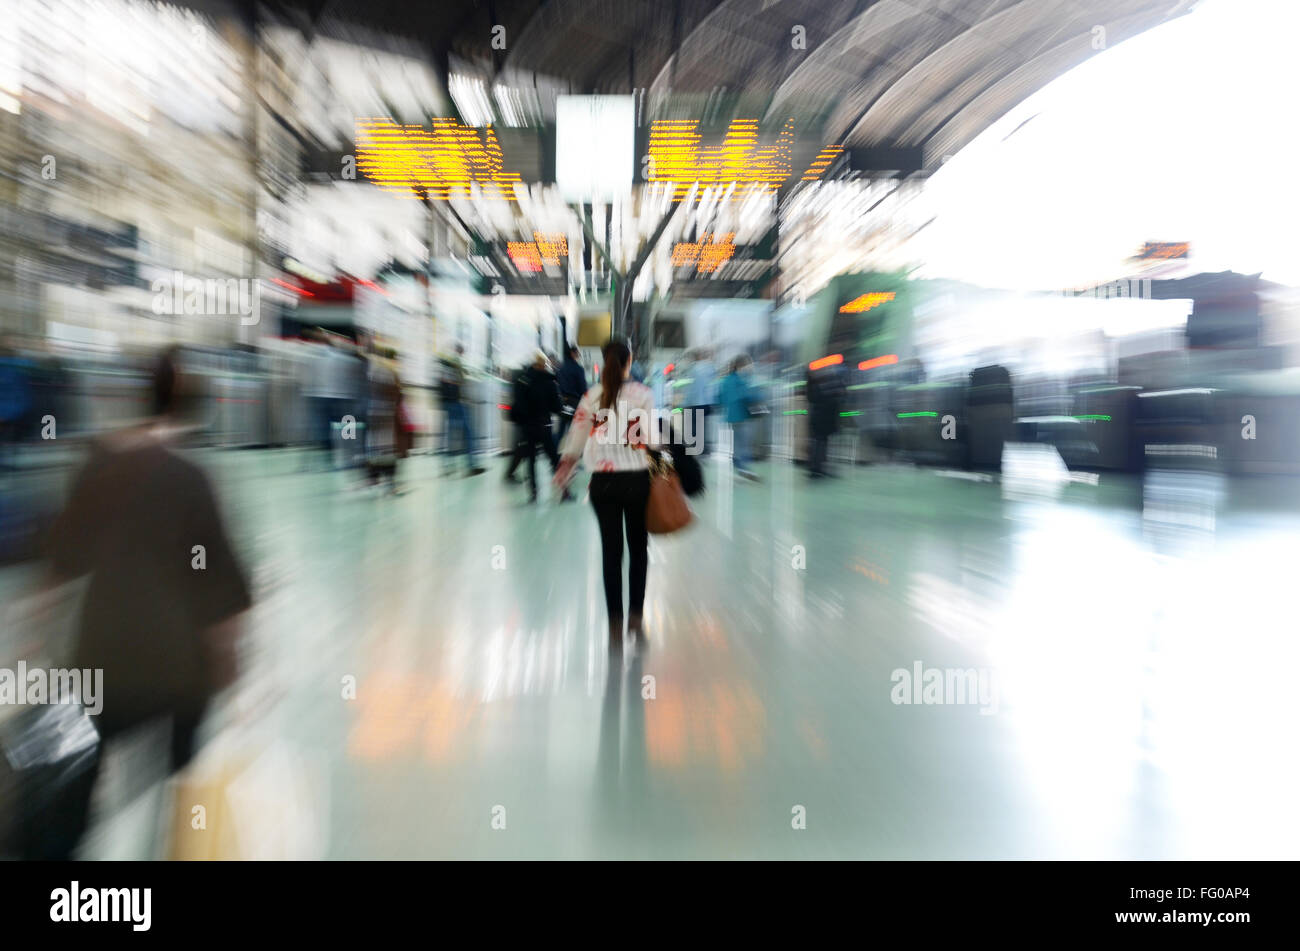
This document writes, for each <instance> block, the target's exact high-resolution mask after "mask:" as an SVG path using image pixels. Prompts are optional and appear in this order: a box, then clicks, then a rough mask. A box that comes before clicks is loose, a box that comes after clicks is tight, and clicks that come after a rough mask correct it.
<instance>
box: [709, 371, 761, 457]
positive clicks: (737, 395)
mask: <svg viewBox="0 0 1300 951" xmlns="http://www.w3.org/2000/svg"><path fill="white" fill-rule="evenodd" d="M753 364H754V361H752V360H751V359H749V356H748V355H747V354H743V353H742V354H741V355H740V356H738V357H736V359H734V360H732V361H731V365H730V366H729V367H728V371H727V375H726V376H725V377H723V378H722V385H721V387H720V388H719V390H718V402H719V403H720V404H722V412H723V419H724V421H725V422H726V423H727V425H728V426H730V427H731V445H732V449H731V460H732V463H733V464H734V465H735V467H736V472H737V473H739V474H740V475H742V476H744V477H745V478H746V479H750V480H753V481H757V480H758V476H757V475H755V474H754V471H753V469H752V468H750V467H751V465H752V464H753V461H754V453H753V448H752V447H753V428H754V423H753V416H754V411H753V410H754V404H755V403H757V402H759V394H758V391H757V390H756V389H755V388H754V386H753V384H752V383H751V382H750V379H749V376H750V368H751V367H752V366H753Z"/></svg>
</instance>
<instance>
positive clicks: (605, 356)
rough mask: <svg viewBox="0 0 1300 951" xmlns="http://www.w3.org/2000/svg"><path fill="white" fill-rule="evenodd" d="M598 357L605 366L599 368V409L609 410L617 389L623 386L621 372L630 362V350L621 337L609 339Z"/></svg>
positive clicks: (616, 397)
mask: <svg viewBox="0 0 1300 951" xmlns="http://www.w3.org/2000/svg"><path fill="white" fill-rule="evenodd" d="M600 357H601V359H602V360H604V361H605V365H604V366H603V367H601V368H600V408H601V409H609V408H610V407H611V406H613V405H614V401H615V400H616V399H618V391H619V388H620V387H622V385H623V371H624V370H626V369H627V365H628V364H629V363H630V362H631V361H632V348H631V347H629V346H628V345H627V342H626V341H625V340H623V338H621V337H612V338H610V341H609V343H607V344H605V346H603V347H601V348H600Z"/></svg>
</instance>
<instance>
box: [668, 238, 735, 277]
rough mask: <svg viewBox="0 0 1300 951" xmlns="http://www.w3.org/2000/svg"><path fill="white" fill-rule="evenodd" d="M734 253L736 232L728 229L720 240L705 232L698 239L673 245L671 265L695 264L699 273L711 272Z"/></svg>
mask: <svg viewBox="0 0 1300 951" xmlns="http://www.w3.org/2000/svg"><path fill="white" fill-rule="evenodd" d="M735 253H736V233H735V232H734V231H729V232H727V233H726V234H724V235H723V236H722V240H721V241H714V240H713V235H711V234H706V235H704V236H703V237H702V238H700V240H699V241H683V242H679V243H678V244H675V245H673V267H685V266H687V265H690V264H694V265H695V270H696V272H697V273H699V274H712V273H713V272H714V271H716V270H717V269H718V268H720V267H722V265H723V264H725V263H726V262H727V261H729V260H731V257H732V255H734V254H735Z"/></svg>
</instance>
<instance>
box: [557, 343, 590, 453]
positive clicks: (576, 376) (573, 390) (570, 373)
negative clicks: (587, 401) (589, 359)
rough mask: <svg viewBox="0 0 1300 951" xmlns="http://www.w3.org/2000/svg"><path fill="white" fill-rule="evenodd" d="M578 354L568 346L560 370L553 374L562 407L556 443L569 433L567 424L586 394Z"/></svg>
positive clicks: (572, 347) (585, 378)
mask: <svg viewBox="0 0 1300 951" xmlns="http://www.w3.org/2000/svg"><path fill="white" fill-rule="evenodd" d="M578 353H579V351H578V348H577V347H575V346H572V345H570V346H569V348H568V349H567V350H566V351H565V352H564V362H563V363H561V364H560V369H559V370H558V371H556V374H555V382H556V384H557V385H558V386H559V388H560V403H561V404H563V407H564V409H563V411H562V412H561V413H560V434H559V436H557V437H556V441H557V442H563V441H564V435H565V433H567V432H568V431H569V424H570V423H572V422H573V414H574V412H575V411H576V410H577V409H578V403H579V402H581V400H582V395H583V394H584V393H586V392H587V371H586V370H584V369H583V368H582V363H581V362H579V360H578Z"/></svg>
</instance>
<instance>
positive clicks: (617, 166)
mask: <svg viewBox="0 0 1300 951" xmlns="http://www.w3.org/2000/svg"><path fill="white" fill-rule="evenodd" d="M635 140H636V103H635V100H634V99H633V98H632V97H631V96H559V97H557V98H556V100H555V181H556V184H557V185H559V187H560V193H561V195H562V196H563V197H564V199H565V200H566V201H609V200H611V199H614V198H618V197H620V196H622V195H626V194H627V193H628V192H629V191H630V190H631V188H632V170H633V167H634V165H635V162H634V160H633V152H634V148H635Z"/></svg>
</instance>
